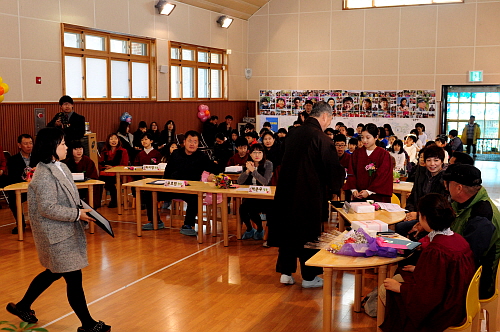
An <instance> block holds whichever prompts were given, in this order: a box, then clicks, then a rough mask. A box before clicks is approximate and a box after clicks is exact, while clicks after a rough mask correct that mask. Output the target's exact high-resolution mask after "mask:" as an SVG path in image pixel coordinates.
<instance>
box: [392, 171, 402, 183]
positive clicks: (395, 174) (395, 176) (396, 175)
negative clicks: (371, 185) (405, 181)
mask: <svg viewBox="0 0 500 332" xmlns="http://www.w3.org/2000/svg"><path fill="white" fill-rule="evenodd" d="M400 177H401V173H399V171H393V172H392V179H393V180H392V182H394V183H399V182H400V181H401V180H400Z"/></svg>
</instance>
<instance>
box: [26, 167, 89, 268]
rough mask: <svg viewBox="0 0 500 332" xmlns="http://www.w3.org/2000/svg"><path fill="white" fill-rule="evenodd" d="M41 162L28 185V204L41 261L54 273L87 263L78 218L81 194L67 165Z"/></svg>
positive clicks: (84, 241)
mask: <svg viewBox="0 0 500 332" xmlns="http://www.w3.org/2000/svg"><path fill="white" fill-rule="evenodd" d="M61 168H62V169H63V170H64V173H65V174H66V176H64V174H63V173H62V172H61V170H60V169H59V168H58V167H57V166H56V164H55V163H49V164H45V163H42V162H40V163H38V165H37V167H36V171H35V174H34V176H33V179H32V180H31V182H30V184H29V186H28V206H29V214H30V220H31V227H32V230H33V238H34V240H35V246H36V249H37V252H38V258H39V259H40V263H41V264H42V265H43V266H44V267H45V268H47V269H49V270H50V271H52V272H54V273H63V272H71V271H76V270H80V269H82V268H84V267H86V266H87V265H88V260H87V240H86V238H85V231H84V226H83V224H82V222H81V221H79V220H77V219H78V210H79V208H78V205H79V204H80V196H79V195H78V190H77V189H76V186H75V184H74V182H73V178H72V176H71V172H70V170H69V169H68V167H67V166H66V165H65V164H63V163H61Z"/></svg>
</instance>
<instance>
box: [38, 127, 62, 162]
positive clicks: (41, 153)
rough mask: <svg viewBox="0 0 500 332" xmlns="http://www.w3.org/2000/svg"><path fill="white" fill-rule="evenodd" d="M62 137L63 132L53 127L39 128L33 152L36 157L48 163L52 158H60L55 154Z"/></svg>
mask: <svg viewBox="0 0 500 332" xmlns="http://www.w3.org/2000/svg"><path fill="white" fill-rule="evenodd" d="M63 139H64V132H63V131H62V130H61V129H59V128H55V127H47V128H43V129H40V131H39V132H38V134H37V136H36V141H35V145H34V147H33V152H34V154H35V155H36V157H37V159H38V160H40V161H41V162H43V163H45V164H48V163H50V162H52V160H53V159H55V160H60V158H59V156H58V155H57V151H56V150H57V147H58V146H59V144H61V142H62V140H63Z"/></svg>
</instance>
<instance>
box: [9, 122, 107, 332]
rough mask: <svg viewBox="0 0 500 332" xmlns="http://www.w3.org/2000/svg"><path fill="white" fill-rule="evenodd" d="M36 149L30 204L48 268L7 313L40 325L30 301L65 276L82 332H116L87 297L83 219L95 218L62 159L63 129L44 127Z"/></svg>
mask: <svg viewBox="0 0 500 332" xmlns="http://www.w3.org/2000/svg"><path fill="white" fill-rule="evenodd" d="M33 152H34V154H35V155H36V157H37V160H40V162H39V163H38V165H37V167H36V171H35V174H34V176H33V179H32V180H31V182H30V184H29V186H28V206H29V214H30V219H31V227H32V230H33V238H34V240H35V246H36V249H37V252H38V257H39V259H40V263H41V264H42V266H43V267H45V268H46V270H45V271H43V272H42V273H40V274H39V275H37V276H36V277H35V279H33V281H32V282H31V284H30V286H29V288H28V290H27V291H26V294H25V295H24V297H23V298H22V300H21V301H19V302H18V303H16V304H14V303H9V304H8V305H7V311H9V312H10V313H12V314H14V315H16V316H18V317H19V318H21V319H22V320H23V321H26V322H29V323H36V322H37V321H38V319H37V318H36V316H35V311H33V310H31V305H32V304H33V302H34V301H35V300H36V299H37V298H38V296H40V295H41V294H42V293H43V292H44V291H45V290H46V289H47V288H48V287H49V286H50V285H51V284H52V283H53V282H54V281H56V280H58V279H60V278H61V277H62V278H64V280H65V281H66V285H67V295H68V301H69V304H70V306H71V308H72V309H73V310H74V312H75V313H76V315H77V316H78V318H79V319H80V321H81V322H82V326H81V327H79V328H78V330H77V331H78V332H106V331H111V327H110V326H108V325H106V324H104V322H102V321H99V322H97V321H95V320H94V319H93V318H92V316H91V315H90V312H89V310H88V307H87V302H86V300H85V293H84V291H83V286H82V271H81V269H83V268H84V267H86V266H87V265H88V260H87V241H86V238H85V231H84V223H87V222H89V221H93V220H94V219H92V218H91V217H90V216H88V215H87V212H89V211H91V210H90V209H82V208H81V205H80V197H79V195H78V190H77V189H76V186H75V184H74V182H73V177H72V176H71V172H70V170H69V169H68V167H67V166H66V165H65V164H63V163H61V162H60V160H63V159H65V158H66V152H67V147H66V143H65V142H64V133H63V132H62V131H61V130H60V129H57V128H44V129H42V130H40V131H39V132H38V135H37V138H36V142H35V146H34V148H33Z"/></svg>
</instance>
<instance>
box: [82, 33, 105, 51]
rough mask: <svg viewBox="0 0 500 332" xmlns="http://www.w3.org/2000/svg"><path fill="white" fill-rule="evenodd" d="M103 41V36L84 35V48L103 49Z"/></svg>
mask: <svg viewBox="0 0 500 332" xmlns="http://www.w3.org/2000/svg"><path fill="white" fill-rule="evenodd" d="M105 41H106V40H105V39H104V37H100V36H92V35H85V48H86V49H87V50H95V51H105V50H106V47H105Z"/></svg>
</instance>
